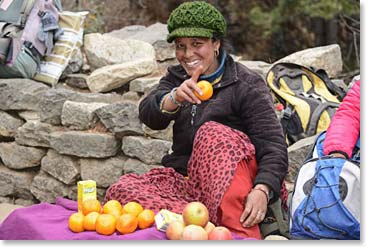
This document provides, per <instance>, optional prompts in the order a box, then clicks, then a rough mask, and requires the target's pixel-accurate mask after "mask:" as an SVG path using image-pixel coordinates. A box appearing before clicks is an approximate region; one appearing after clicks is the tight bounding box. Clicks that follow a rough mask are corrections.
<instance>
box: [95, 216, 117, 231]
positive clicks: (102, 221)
mask: <svg viewBox="0 0 367 247" xmlns="http://www.w3.org/2000/svg"><path fill="white" fill-rule="evenodd" d="M115 230H116V218H115V217H114V216H113V215H111V214H100V215H99V216H98V217H97V220H96V232H98V233H99V234H102V235H111V234H112V233H114V232H115Z"/></svg>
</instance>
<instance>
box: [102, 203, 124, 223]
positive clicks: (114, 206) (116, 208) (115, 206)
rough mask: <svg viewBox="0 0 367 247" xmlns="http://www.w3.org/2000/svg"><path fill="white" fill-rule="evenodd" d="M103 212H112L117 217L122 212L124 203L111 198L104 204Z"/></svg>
mask: <svg viewBox="0 0 367 247" xmlns="http://www.w3.org/2000/svg"><path fill="white" fill-rule="evenodd" d="M103 213H104V214H111V215H113V216H115V218H116V219H117V218H118V217H120V215H121V214H122V205H121V203H120V202H119V201H117V200H109V201H108V202H106V203H105V204H104V205H103Z"/></svg>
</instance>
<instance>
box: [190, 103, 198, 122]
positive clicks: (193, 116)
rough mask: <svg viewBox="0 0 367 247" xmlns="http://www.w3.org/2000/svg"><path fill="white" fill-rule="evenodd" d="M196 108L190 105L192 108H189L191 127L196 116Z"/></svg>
mask: <svg viewBox="0 0 367 247" xmlns="http://www.w3.org/2000/svg"><path fill="white" fill-rule="evenodd" d="M196 108H197V106H196V105H192V107H191V125H192V126H193V125H194V118H195V115H196Z"/></svg>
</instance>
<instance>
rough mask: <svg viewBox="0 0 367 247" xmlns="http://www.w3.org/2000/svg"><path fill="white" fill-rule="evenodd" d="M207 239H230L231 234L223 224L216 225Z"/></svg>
mask: <svg viewBox="0 0 367 247" xmlns="http://www.w3.org/2000/svg"><path fill="white" fill-rule="evenodd" d="M208 239H209V240H232V239H233V237H232V234H231V232H230V231H229V230H228V228H226V227H225V226H216V227H214V229H213V230H212V231H211V232H210V233H209V234H208Z"/></svg>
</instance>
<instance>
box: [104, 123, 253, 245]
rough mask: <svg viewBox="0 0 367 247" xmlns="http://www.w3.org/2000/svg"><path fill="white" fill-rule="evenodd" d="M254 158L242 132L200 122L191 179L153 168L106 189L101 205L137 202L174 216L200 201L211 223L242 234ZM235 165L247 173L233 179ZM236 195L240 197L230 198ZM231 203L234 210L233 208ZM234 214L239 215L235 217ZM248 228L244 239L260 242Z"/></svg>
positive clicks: (171, 170) (251, 146)
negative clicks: (189, 203)
mask: <svg viewBox="0 0 367 247" xmlns="http://www.w3.org/2000/svg"><path fill="white" fill-rule="evenodd" d="M254 157H255V149H254V146H253V145H252V144H251V142H250V140H249V138H248V137H247V136H246V135H245V134H244V133H242V132H240V131H238V130H234V129H231V128H229V127H228V126H225V125H222V124H219V123H216V122H212V121H210V122H207V123H205V124H203V125H202V126H201V127H200V129H199V130H198V132H197V134H196V136H195V140H194V146H193V152H192V155H191V158H190V160H189V162H188V174H189V179H185V178H184V177H183V176H182V175H180V174H178V173H177V172H175V171H174V170H173V169H172V168H155V169H152V170H151V171H149V172H148V173H146V174H143V175H136V174H127V175H123V176H121V178H120V179H119V181H118V182H117V183H115V184H113V185H111V186H110V188H109V189H108V190H107V193H106V197H105V201H107V200H111V199H116V200H119V201H120V202H121V203H122V204H125V203H127V202H129V201H138V202H139V203H140V204H142V205H143V207H145V208H150V209H152V210H155V211H159V210H160V209H168V210H171V211H173V212H176V213H182V209H183V207H184V206H185V205H186V204H187V203H188V202H190V201H201V202H202V203H204V204H205V205H206V206H207V208H208V210H209V215H210V220H211V221H212V222H213V223H214V224H215V225H221V224H226V226H228V227H229V228H230V229H232V228H233V226H232V225H229V224H232V222H236V221H237V222H238V223H237V225H236V226H235V228H233V229H234V230H235V231H236V232H238V233H240V231H239V230H238V228H239V226H238V224H239V218H240V214H239V215H238V213H239V211H240V207H241V206H240V204H242V210H243V201H244V198H245V196H246V195H247V193H248V191H249V190H250V189H251V187H252V182H253V179H254V176H255V174H256V165H254V164H252V163H251V164H252V165H251V167H253V166H255V170H252V169H253V168H252V169H251V171H250V170H249V169H250V168H246V166H247V164H248V162H250V161H251V160H254V159H255V158H254ZM239 163H240V164H242V165H241V167H245V168H246V169H244V170H240V171H241V172H239V174H238V175H235V174H237V172H236V171H238V169H237V167H238V164H239ZM233 178H235V180H234V182H233V181H232V179H233ZM242 180H243V181H242ZM231 183H232V184H233V185H231ZM237 186H240V187H237ZM242 186H244V187H242ZM228 188H231V189H230V192H228V193H224V192H226V191H227V190H228ZM242 188H243V190H241V189H242ZM240 190H241V192H239V191H240ZM236 193H239V194H238V195H233V194H236ZM223 196H224V197H223ZM241 201H242V202H241ZM223 203H224V204H223ZM222 204H223V206H224V209H225V210H223V208H222V210H221V213H220V214H221V217H218V209H219V207H220V206H221V205H222ZM234 204H236V206H232V205H234ZM232 212H235V214H236V217H237V216H238V217H237V218H236V219H235V218H233V217H234V216H232ZM241 212H242V211H241ZM223 217H224V223H223V222H222V219H223ZM255 228H256V227H255ZM236 229H237V230H236ZM247 229H248V228H246V229H245V228H244V230H243V231H242V235H244V234H245V236H249V237H256V238H258V236H259V231H258V228H257V230H253V229H251V230H249V231H247ZM252 234H255V235H254V236H253V235H252Z"/></svg>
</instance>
